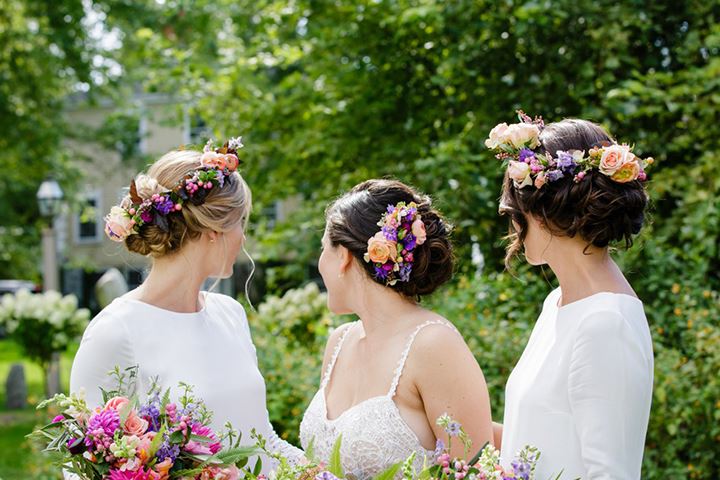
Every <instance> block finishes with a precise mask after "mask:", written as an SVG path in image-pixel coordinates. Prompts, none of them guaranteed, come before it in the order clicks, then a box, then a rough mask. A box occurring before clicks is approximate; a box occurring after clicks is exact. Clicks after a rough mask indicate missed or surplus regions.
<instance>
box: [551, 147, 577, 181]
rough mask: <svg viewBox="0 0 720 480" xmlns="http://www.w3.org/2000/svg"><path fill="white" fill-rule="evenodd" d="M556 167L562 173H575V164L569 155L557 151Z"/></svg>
mask: <svg viewBox="0 0 720 480" xmlns="http://www.w3.org/2000/svg"><path fill="white" fill-rule="evenodd" d="M557 167H558V168H559V169H560V170H562V171H563V172H564V173H572V172H573V171H575V168H577V163H575V159H574V158H573V156H572V154H571V153H568V152H563V151H562V150H558V152H557ZM551 181H552V180H551Z"/></svg>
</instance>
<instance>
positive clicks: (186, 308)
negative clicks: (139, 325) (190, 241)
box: [134, 256, 205, 313]
mask: <svg viewBox="0 0 720 480" xmlns="http://www.w3.org/2000/svg"><path fill="white" fill-rule="evenodd" d="M204 281H205V278H204V277H203V276H202V275H198V269H197V268H193V266H192V263H191V262H190V261H189V260H188V259H187V258H186V257H181V256H173V257H171V258H159V259H156V260H154V261H153V266H152V268H151V269H150V273H149V274H148V276H147V278H146V279H145V281H144V282H143V283H142V285H140V286H139V287H138V288H137V290H136V291H135V292H136V293H135V294H134V297H135V299H137V300H141V301H143V302H145V303H149V304H151V305H155V306H156V307H159V308H162V309H164V310H170V311H173V312H179V313H194V312H198V311H200V310H202V308H203V305H202V304H201V300H200V289H201V288H202V285H203V282H204Z"/></svg>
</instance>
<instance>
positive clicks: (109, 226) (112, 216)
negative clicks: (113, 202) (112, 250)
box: [105, 206, 135, 242]
mask: <svg viewBox="0 0 720 480" xmlns="http://www.w3.org/2000/svg"><path fill="white" fill-rule="evenodd" d="M134 226H135V221H134V220H133V219H132V218H131V217H130V215H128V214H127V212H126V211H125V210H124V209H123V208H122V207H118V206H114V207H112V208H111V209H110V213H109V214H108V215H107V216H106V217H105V234H106V235H107V236H108V238H110V240H112V241H114V242H122V241H124V240H125V239H126V238H127V237H129V236H130V235H132V234H133V233H134V232H133V227H134Z"/></svg>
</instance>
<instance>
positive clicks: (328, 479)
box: [315, 471, 338, 480]
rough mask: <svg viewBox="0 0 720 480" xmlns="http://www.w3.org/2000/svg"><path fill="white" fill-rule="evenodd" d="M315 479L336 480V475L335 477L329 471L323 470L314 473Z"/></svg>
mask: <svg viewBox="0 0 720 480" xmlns="http://www.w3.org/2000/svg"><path fill="white" fill-rule="evenodd" d="M315 480H338V477H336V476H335V475H333V474H332V473H330V472H327V471H325V472H320V473H318V474H317V475H315Z"/></svg>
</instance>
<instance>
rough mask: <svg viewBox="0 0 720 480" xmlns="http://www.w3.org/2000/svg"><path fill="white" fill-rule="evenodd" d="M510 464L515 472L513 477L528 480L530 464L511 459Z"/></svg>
mask: <svg viewBox="0 0 720 480" xmlns="http://www.w3.org/2000/svg"><path fill="white" fill-rule="evenodd" d="M511 466H512V468H513V472H514V473H515V478H516V479H518V480H529V478H530V470H531V467H530V464H529V463H527V462H522V461H520V460H513V461H512V463H511Z"/></svg>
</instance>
